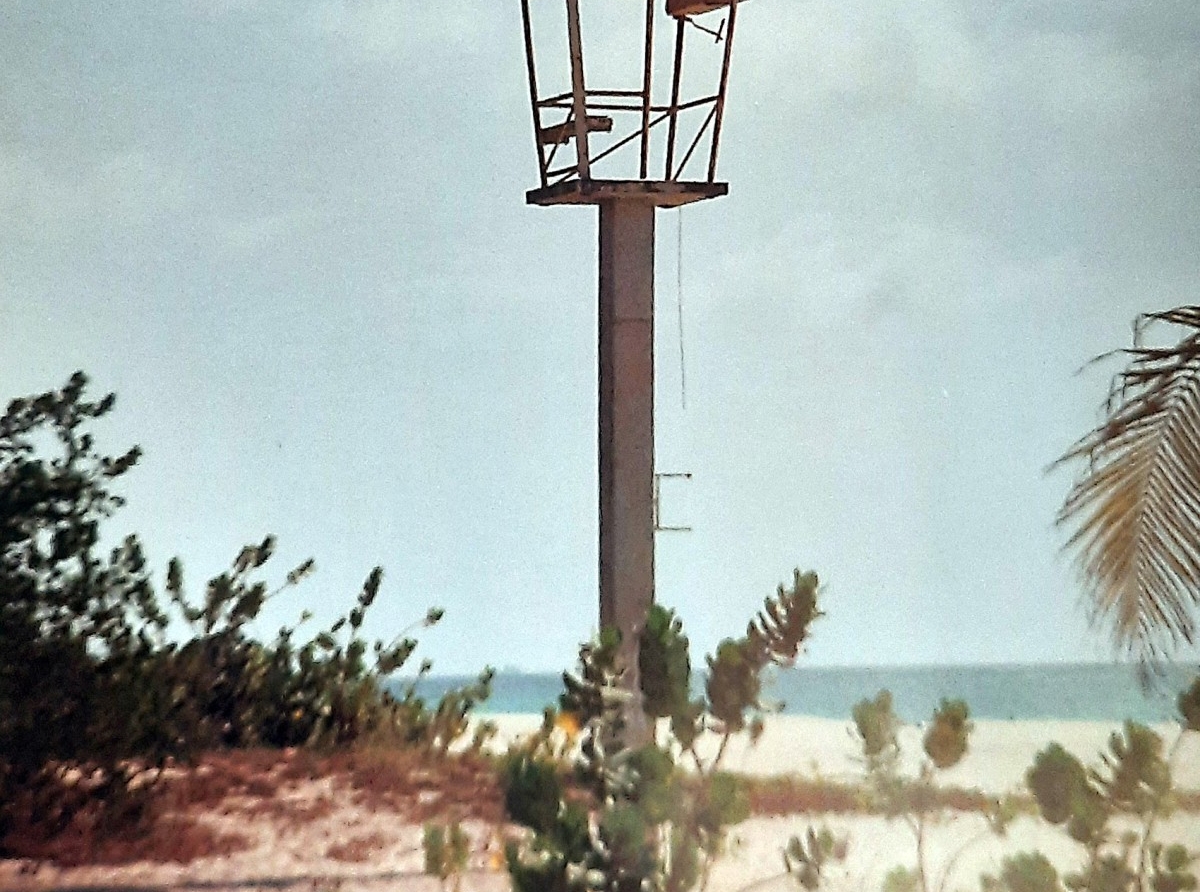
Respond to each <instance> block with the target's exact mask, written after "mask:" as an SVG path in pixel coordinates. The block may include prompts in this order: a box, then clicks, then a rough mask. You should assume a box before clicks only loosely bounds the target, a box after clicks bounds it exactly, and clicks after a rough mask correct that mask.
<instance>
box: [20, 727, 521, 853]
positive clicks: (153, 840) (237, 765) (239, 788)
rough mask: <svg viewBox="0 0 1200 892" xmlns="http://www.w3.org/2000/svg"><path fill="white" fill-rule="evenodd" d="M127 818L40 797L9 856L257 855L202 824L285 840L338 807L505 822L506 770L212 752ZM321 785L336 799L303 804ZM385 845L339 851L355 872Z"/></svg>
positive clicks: (157, 785)
mask: <svg viewBox="0 0 1200 892" xmlns="http://www.w3.org/2000/svg"><path fill="white" fill-rule="evenodd" d="M147 779H149V780H152V784H151V786H150V788H149V789H148V790H147V791H145V792H144V794H143V795H141V796H139V797H137V798H136V799H135V800H134V801H133V804H132V805H131V806H130V807H128V808H124V809H121V810H120V811H119V812H118V811H117V810H116V809H114V808H111V807H106V806H109V805H111V804H110V803H105V802H103V801H90V800H89V799H88V798H87V794H86V789H85V788H86V784H85V783H79V782H74V783H72V782H63V783H62V784H61V785H60V786H59V787H58V788H56V789H53V790H50V791H49V792H46V791H43V793H42V795H40V796H39V797H38V798H36V799H34V798H33V797H32V796H31V797H30V798H29V801H28V802H27V803H25V807H23V808H21V809H19V810H18V815H17V821H16V822H15V826H13V827H11V828H10V829H9V832H8V833H7V834H6V835H5V837H4V838H3V839H0V857H9V858H29V859H34V860H37V861H49V862H54V863H57V864H59V865H61V866H64V867H66V866H73V865H80V864H125V863H129V862H132V861H141V860H145V861H155V862H160V863H163V862H181V863H182V862H188V861H191V860H193V859H195V858H198V857H203V856H209V855H225V854H229V853H232V852H236V851H240V850H242V849H245V848H246V847H247V845H248V843H247V841H246V839H245V838H244V837H241V836H239V835H237V834H233V833H219V832H216V831H214V830H212V829H211V828H210V827H207V826H205V825H204V824H203V823H201V822H199V821H197V816H198V815H201V814H223V815H236V816H245V817H250V818H256V819H257V818H262V819H270V820H271V821H273V822H274V823H275V824H276V825H277V826H279V827H280V828H281V829H283V830H286V828H287V827H289V826H293V827H294V826H300V825H302V824H306V823H310V822H312V821H315V820H317V819H320V818H322V817H326V816H328V815H329V814H331V813H332V812H333V810H334V809H335V808H336V807H337V806H338V804H339V803H338V801H337V800H336V799H335V796H334V794H337V796H338V798H341V797H342V796H346V795H348V796H350V797H352V798H351V800H350V801H352V802H354V803H355V804H359V805H361V806H363V807H365V808H367V809H369V810H371V811H373V812H387V813H391V814H395V815H397V816H399V817H402V818H403V819H405V820H406V821H407V822H409V823H415V824H420V823H422V822H424V821H426V820H429V819H431V818H434V817H438V818H439V819H450V820H461V819H468V818H478V819H482V820H485V821H488V822H495V823H498V822H499V821H500V820H501V817H502V814H503V805H502V802H503V799H502V795H501V793H500V790H499V787H498V785H497V782H496V777H495V771H494V769H493V768H492V767H491V766H489V765H488V764H487V763H486V762H484V761H483V760H480V759H477V758H473V757H467V756H463V757H455V758H430V757H425V756H422V755H420V754H415V753H405V752H396V751H390V750H371V749H363V750H352V751H348V752H343V753H337V754H333V755H329V756H318V755H315V754H313V753H310V752H307V751H303V750H238V751H230V752H220V753H211V754H208V755H206V756H204V757H202V758H201V759H199V760H198V761H197V762H196V763H195V764H194V765H190V766H186V767H181V766H176V767H171V768H168V769H166V770H165V771H164V772H163V773H162V775H161V776H159V777H157V778H154V777H152V776H150V777H148V778H147ZM316 779H326V780H328V781H329V782H330V784H329V786H330V788H331V792H330V793H327V794H322V795H319V796H317V797H315V798H313V797H312V796H307V797H305V796H296V795H294V794H295V791H296V790H297V788H298V786H299V785H300V784H301V783H303V782H305V781H311V780H316ZM382 843H383V840H382V839H376V838H375V837H374V836H366V837H361V838H357V839H353V840H351V841H349V842H347V843H345V844H344V845H342V846H339V847H337V848H338V853H336V854H334V853H332V851H331V857H335V858H338V859H339V860H345V861H358V860H362V859H365V858H366V857H367V853H368V852H369V851H370V850H371V849H372V848H377V847H378V846H379V845H381V844H382Z"/></svg>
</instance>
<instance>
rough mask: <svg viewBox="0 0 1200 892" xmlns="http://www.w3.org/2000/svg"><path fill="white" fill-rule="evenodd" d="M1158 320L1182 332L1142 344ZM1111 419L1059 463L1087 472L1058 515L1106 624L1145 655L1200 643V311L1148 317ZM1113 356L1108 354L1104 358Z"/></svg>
mask: <svg viewBox="0 0 1200 892" xmlns="http://www.w3.org/2000/svg"><path fill="white" fill-rule="evenodd" d="M1153 323H1168V324H1170V325H1175V326H1182V327H1183V328H1184V329H1185V333H1184V334H1183V336H1182V337H1181V338H1180V340H1179V341H1178V342H1177V343H1175V344H1173V345H1170V346H1166V347H1145V346H1141V345H1140V343H1139V342H1140V339H1141V335H1142V333H1143V332H1144V331H1145V330H1146V329H1147V328H1148V327H1149V325H1151V324H1153ZM1121 352H1122V353H1123V354H1124V355H1125V356H1126V357H1128V359H1129V365H1128V367H1127V368H1126V369H1125V370H1124V371H1122V372H1120V373H1119V374H1118V375H1117V376H1116V377H1115V379H1114V380H1113V383H1112V385H1111V387H1110V390H1109V395H1108V400H1107V402H1106V404H1105V407H1104V420H1103V422H1102V423H1101V424H1100V425H1099V426H1097V427H1096V429H1095V430H1093V431H1091V432H1090V433H1089V434H1087V435H1086V436H1085V437H1083V438H1082V439H1080V440H1079V441H1077V442H1076V443H1075V444H1074V445H1073V446H1072V447H1071V448H1070V449H1068V450H1067V452H1066V453H1065V454H1064V455H1063V456H1062V457H1060V458H1059V459H1058V460H1057V461H1056V462H1055V463H1054V464H1053V465H1052V466H1051V467H1052V468H1054V467H1059V466H1062V465H1065V464H1077V463H1081V464H1082V465H1083V471H1082V473H1081V475H1080V477H1079V478H1078V479H1077V480H1076V482H1075V484H1074V486H1073V487H1072V488H1071V490H1070V492H1069V493H1068V495H1067V498H1066V500H1065V501H1064V503H1063V506H1062V508H1061V509H1060V511H1059V513H1058V523H1059V524H1060V525H1064V526H1068V527H1070V528H1071V529H1072V532H1071V535H1070V538H1069V539H1068V541H1067V545H1066V547H1067V548H1068V549H1071V550H1074V551H1075V552H1076V556H1077V560H1078V565H1079V569H1080V572H1081V576H1082V578H1083V581H1084V584H1085V586H1086V587H1087V590H1088V593H1089V598H1090V603H1091V605H1092V607H1093V608H1094V610H1095V618H1096V619H1097V620H1103V621H1106V622H1108V623H1111V627H1112V632H1113V637H1114V640H1115V642H1116V644H1117V645H1118V646H1119V647H1121V648H1123V649H1125V650H1127V651H1128V652H1130V653H1132V654H1134V655H1136V656H1138V657H1139V658H1141V659H1142V660H1151V659H1156V658H1160V657H1163V656H1166V655H1168V654H1169V653H1170V652H1171V650H1172V649H1173V648H1174V647H1176V646H1177V645H1179V644H1180V643H1187V644H1191V643H1192V642H1194V641H1195V631H1196V626H1195V621H1196V612H1197V607H1198V606H1200V596H1198V595H1197V593H1198V592H1200V536H1198V535H1197V532H1196V531H1197V527H1196V522H1195V518H1196V516H1197V513H1198V512H1200V307H1196V306H1185V307H1178V308H1176V309H1173V310H1167V311H1165V312H1160V313H1150V314H1147V315H1146V316H1143V317H1140V318H1139V319H1138V321H1137V323H1136V326H1135V338H1134V346H1133V347H1132V348H1130V349H1128V350H1124V351H1121ZM1099 358H1100V359H1103V358H1105V357H1099Z"/></svg>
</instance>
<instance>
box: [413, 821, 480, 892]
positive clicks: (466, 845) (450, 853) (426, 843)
mask: <svg viewBox="0 0 1200 892" xmlns="http://www.w3.org/2000/svg"><path fill="white" fill-rule="evenodd" d="M421 850H422V853H423V854H424V856H425V873H426V874H428V875H429V876H435V877H437V878H438V881H439V882H440V883H441V885H442V888H445V887H446V881H447V880H449V879H451V878H453V879H454V888H455V889H458V888H459V885H460V880H461V878H462V873H463V871H464V870H466V869H467V858H468V857H469V856H470V854H471V838H470V837H469V836H467V834H466V832H465V831H464V830H463V829H462V825H460V824H459V823H458V822H457V821H453V822H451V823H450V824H448V825H442V824H436V823H429V824H426V825H425V827H424V828H423V830H422V833H421Z"/></svg>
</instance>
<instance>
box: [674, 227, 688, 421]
mask: <svg viewBox="0 0 1200 892" xmlns="http://www.w3.org/2000/svg"><path fill="white" fill-rule="evenodd" d="M678 214H679V217H678V219H677V222H678V228H677V230H676V234H675V306H676V309H677V310H678V313H677V316H678V319H679V402H680V405H681V406H682V408H683V409H684V411H686V410H687V367H686V365H685V363H684V355H683V207H682V206H681V207H680V208H679V211H678Z"/></svg>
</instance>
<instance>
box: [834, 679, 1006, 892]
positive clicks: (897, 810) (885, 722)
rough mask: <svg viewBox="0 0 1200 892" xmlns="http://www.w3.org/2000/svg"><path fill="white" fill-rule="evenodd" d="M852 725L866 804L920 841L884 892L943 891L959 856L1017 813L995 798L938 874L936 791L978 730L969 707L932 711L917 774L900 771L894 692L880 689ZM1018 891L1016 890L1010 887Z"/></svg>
mask: <svg viewBox="0 0 1200 892" xmlns="http://www.w3.org/2000/svg"><path fill="white" fill-rule="evenodd" d="M852 717H853V719H854V729H855V733H856V735H857V738H858V742H859V746H860V749H861V751H862V761H863V766H864V770H865V772H866V778H867V786H866V796H867V799H868V802H867V803H866V804H867V805H868V807H869V808H870V809H871V810H873V811H878V812H880V813H882V814H883V815H885V816H886V817H888V818H892V819H898V820H900V821H902V822H903V823H904V825H905V826H906V827H908V829H909V830H910V831H911V833H912V835H913V838H914V841H915V843H916V861H915V864H914V865H913V866H911V867H909V866H904V865H901V866H898V867H896V868H894V869H893V870H892V871H890V872H889V873H888V875H887V878H886V879H885V881H884V889H885V890H886V892H944V890H945V889H946V888H948V884H949V882H950V878H951V875H952V872H953V869H954V867H955V865H956V863H957V861H958V859H959V857H961V855H962V854H963V853H964V852H965V851H966V849H967V848H969V847H970V846H971V845H973V844H974V843H976V842H977V841H979V840H982V839H983V838H985V837H986V836H987V835H988V834H997V835H1003V834H1004V832H1005V830H1006V829H1007V825H1008V823H1009V822H1010V821H1011V820H1012V818H1013V817H1014V816H1015V809H1014V805H1013V803H1012V802H1011V801H1009V800H1007V799H999V798H997V799H992V800H989V801H988V802H987V803H986V807H985V809H984V812H983V817H984V821H985V827H984V829H983V830H982V832H981V833H980V834H979V835H977V836H975V837H972V838H971V839H969V840H968V841H967V842H966V843H965V844H964V845H963V846H961V847H960V848H959V849H958V850H957V851H956V852H954V853H953V854H952V855H951V856H950V858H948V859H947V860H946V862H945V863H943V864H942V865H941V867H940V869H939V870H938V871H937V873H936V874H935V873H934V872H933V870H931V867H930V865H929V863H928V860H929V859H928V855H927V852H926V842H927V840H928V837H929V833H930V831H931V829H932V828H933V827H934V826H936V825H937V824H939V823H942V822H944V821H945V820H946V814H945V811H944V808H943V807H942V806H940V805H939V804H938V801H937V796H936V791H937V788H938V786H939V780H940V775H941V773H942V772H944V771H947V770H949V769H951V768H953V767H954V766H955V765H957V764H959V763H960V762H961V761H962V759H963V758H964V757H965V756H966V754H967V751H968V748H969V743H970V735H971V732H972V730H973V728H974V726H973V724H972V723H971V721H970V710H969V708H968V707H967V704H966V703H965V702H964V701H962V700H945V699H944V700H942V701H941V703H940V704H939V705H938V707H937V708H936V709H935V710H934V712H933V716H932V718H931V720H930V722H929V725H928V728H927V729H926V731H925V734H924V736H923V738H922V741H921V745H922V750H923V753H924V758H923V759H922V760H921V763H920V766H919V768H918V769H917V773H916V775H915V776H913V775H906V774H904V773H902V772H901V770H900V756H901V749H900V740H899V731H900V728H901V727H902V722H901V721H900V718H899V717H898V716H897V715H896V713H895V711H894V710H893V708H892V695H891V693H890V692H889V691H886V690H883V691H880V692H879V693H878V694H877V695H876V696H875V697H874V698H873V699H864V700H861V701H860V702H859V703H857V704H856V705H855V706H854V708H853V710H852ZM1010 892H1017V890H1010Z"/></svg>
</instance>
